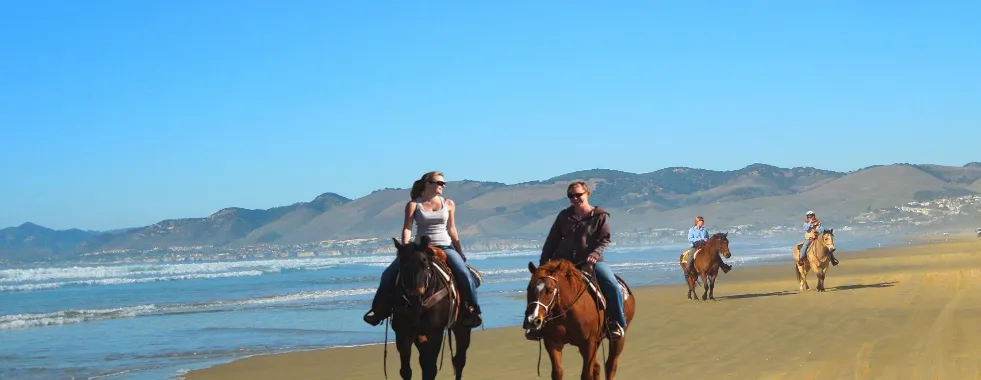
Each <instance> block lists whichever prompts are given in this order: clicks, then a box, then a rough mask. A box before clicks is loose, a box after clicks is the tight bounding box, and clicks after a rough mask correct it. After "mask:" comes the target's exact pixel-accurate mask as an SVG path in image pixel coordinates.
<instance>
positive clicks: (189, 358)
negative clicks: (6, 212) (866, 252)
mask: <svg viewBox="0 0 981 380" xmlns="http://www.w3.org/2000/svg"><path fill="white" fill-rule="evenodd" d="M793 243H794V241H792V240H740V239H739V238H738V237H735V238H734V239H733V240H732V243H731V246H730V248H731V249H732V253H733V256H732V258H731V259H729V260H727V261H728V262H729V263H732V264H733V265H734V269H733V270H734V271H738V270H739V267H740V266H749V265H771V264H777V263H780V264H787V263H789V257H790V249H791V247H792V244H793ZM836 243H837V246H838V247H839V252H841V254H839V256H840V259H842V261H843V264H844V263H847V259H848V257H847V251H850V250H858V249H863V248H869V247H875V246H879V245H882V246H886V245H892V244H894V243H895V241H893V240H887V239H886V238H878V239H876V238H868V237H861V238H859V237H849V236H848V235H847V234H840V236H838V237H837V241H836ZM682 249H684V245H682V244H674V245H659V246H647V247H617V246H614V247H611V248H610V249H609V250H608V251H607V253H606V255H605V258H606V261H608V262H609V263H610V264H611V265H612V266H613V268H614V271H615V272H616V273H618V274H620V275H621V276H622V277H623V278H624V279H625V280H626V281H627V282H628V283H629V284H630V285H631V286H632V287H638V286H646V285H659V284H680V283H682V282H683V279H682V276H681V274H680V269H679V267H678V264H677V259H678V254H679V253H680V252H681V250H682ZM393 257H394V256H393V255H371V256H367V255H365V256H338V257H329V258H323V257H318V258H306V259H283V260H256V261H234V262H195V263H152V264H119V265H72V266H44V267H27V266H17V267H7V268H4V269H0V342H2V343H0V363H2V364H0V378H3V379H21V380H27V379H104V378H112V379H177V378H180V375H182V374H184V373H186V372H187V371H189V370H193V369H199V368H205V367H209V366H212V365H215V364H220V363H225V362H229V361H232V360H234V359H238V358H242V357H247V356H253V355H259V354H268V353H278V352H286V351H298V350H309V349H317V348H325V347H337V346H351V345H364V344H377V343H381V342H382V341H383V339H384V334H385V333H384V324H382V325H380V326H378V327H372V326H369V325H367V324H365V323H364V322H363V321H362V320H361V316H362V315H363V314H364V312H365V311H367V309H368V307H369V304H370V299H371V297H372V295H373V294H374V290H375V288H376V287H377V285H378V280H379V276H380V274H381V271H382V269H383V268H384V267H385V266H386V265H387V264H388V263H389V262H391V260H392V259H393ZM467 258H468V262H469V263H470V264H471V265H472V266H474V267H476V268H478V269H479V270H480V271H481V272H482V273H483V275H484V283H483V284H482V285H481V287H480V289H478V292H479V295H480V297H481V304H482V307H483V310H484V325H485V328H493V327H502V326H517V325H520V323H521V314H522V313H523V312H524V308H525V305H524V304H525V301H524V288H525V287H526V285H527V281H528V276H529V273H528V268H527V267H528V262H529V261H533V262H535V263H536V264H537V260H538V251H534V250H520V251H495V252H468V253H467ZM844 265H847V264H844ZM788 273H790V272H788ZM725 281H726V280H725V275H724V274H723V275H721V276H720V280H719V284H720V285H719V288H718V290H719V291H721V292H722V293H725ZM796 287H797V285H796V284H795V283H794V280H793V279H792V278H791V277H790V276H789V275H788V278H787V289H790V290H793V289H796ZM678 296H679V297H681V296H682V294H681V293H679V294H678ZM380 358H381V356H380V355H379V360H380Z"/></svg>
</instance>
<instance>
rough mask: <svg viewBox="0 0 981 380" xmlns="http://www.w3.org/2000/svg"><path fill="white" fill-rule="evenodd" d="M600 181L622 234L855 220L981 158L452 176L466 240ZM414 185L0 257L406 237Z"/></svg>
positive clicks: (533, 224) (53, 237)
mask: <svg viewBox="0 0 981 380" xmlns="http://www.w3.org/2000/svg"><path fill="white" fill-rule="evenodd" d="M577 179H581V180H585V181H587V182H588V183H590V184H591V186H592V188H593V190H592V191H593V194H592V196H591V198H590V201H591V203H592V204H594V205H597V206H602V207H603V208H605V209H608V210H609V211H611V213H612V217H611V219H610V223H611V226H612V227H613V228H614V229H616V230H621V231H626V230H640V229H650V228H663V227H675V228H686V227H687V226H688V225H690V224H691V220H692V218H693V217H694V216H695V215H702V216H704V217H705V218H706V219H707V221H708V224H709V226H710V227H711V226H713V225H714V226H732V225H742V224H754V225H785V224H788V223H799V222H800V220H801V219H802V215H803V214H804V212H805V211H807V210H815V211H817V213H818V215H819V216H820V217H821V218H822V219H823V220H826V221H828V220H848V218H851V217H853V216H855V215H857V214H860V213H862V212H865V211H867V210H868V209H878V208H883V207H892V206H896V205H901V204H905V203H906V202H911V201H925V200H931V199H935V198H938V197H950V196H959V195H968V194H979V193H981V163H979V162H972V163H969V164H967V165H964V166H942V165H930V164H908V163H900V164H892V165H877V166H871V167H867V168H863V169H860V170H856V171H852V172H836V171H831V170H822V169H817V168H811V167H804V168H780V167H775V166H771V165H766V164H753V165H749V166H746V167H744V168H742V169H738V170H729V171H717V170H706V169H695V168H686V167H671V168H664V169H661V170H657V171H654V172H649V173H640V174H638V173H629V172H624V171H618V170H611V169H593V170H585V171H577V172H573V173H568V174H563V175H560V176H556V177H553V178H549V179H546V180H541V181H533V182H525V183H518V184H511V185H508V184H504V183H499V182H483V181H471V180H463V181H454V182H450V183H449V184H448V185H447V187H446V189H445V191H444V195H445V196H446V197H448V198H451V199H453V200H454V201H455V202H456V204H457V207H458V210H457V226H458V229H459V231H460V234H461V235H462V236H463V237H469V238H479V237H497V238H500V237H517V236H541V235H543V234H544V233H545V232H547V231H548V228H549V226H550V225H551V223H552V221H553V220H554V217H555V214H556V213H557V212H558V211H559V210H560V209H562V208H563V207H566V206H567V205H568V200H567V199H566V198H565V187H566V186H567V185H568V183H569V182H570V181H573V180H577ZM408 200H409V190H408V189H407V188H399V189H392V188H389V189H381V190H376V191H374V192H372V193H371V194H368V195H365V196H363V197H360V198H357V199H349V198H346V197H344V196H341V195H338V194H334V193H329V192H328V193H324V194H321V195H319V196H317V197H316V198H314V199H313V200H311V201H309V202H298V203H294V204H292V205H288V206H281V207H274V208H271V209H245V208H237V207H230V208H225V209H221V210H218V211H217V212H215V213H213V214H211V215H209V216H207V217H198V218H186V219H170V220H164V221H161V222H159V223H156V224H153V225H149V226H142V227H134V228H128V229H123V230H115V231H109V232H95V231H83V230H79V229H70V230H61V231H55V230H52V229H48V228H45V227H41V226H38V225H36V224H33V223H24V224H22V225H20V226H17V227H9V228H5V229H2V230H0V239H3V240H2V241H0V259H14V260H25V259H32V258H51V257H67V256H71V255H75V254H79V253H84V252H94V251H109V250H146V249H152V248H155V247H168V246H170V247H173V246H243V245H253V244H274V245H288V244H303V243H312V242H318V241H323V240H329V239H335V240H338V239H351V238H372V237H391V236H399V234H400V233H399V230H400V228H401V221H402V213H403V208H404V206H405V202H407V201H408Z"/></svg>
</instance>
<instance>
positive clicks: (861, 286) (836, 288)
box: [828, 281, 898, 292]
mask: <svg viewBox="0 0 981 380" xmlns="http://www.w3.org/2000/svg"><path fill="white" fill-rule="evenodd" d="M897 283H898V282H897V281H889V282H878V283H875V284H855V285H841V286H833V287H830V288H828V290H831V291H835V292H838V291H842V290H855V289H867V288H888V287H892V286H896V284H897Z"/></svg>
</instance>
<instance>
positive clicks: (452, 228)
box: [446, 199, 467, 261]
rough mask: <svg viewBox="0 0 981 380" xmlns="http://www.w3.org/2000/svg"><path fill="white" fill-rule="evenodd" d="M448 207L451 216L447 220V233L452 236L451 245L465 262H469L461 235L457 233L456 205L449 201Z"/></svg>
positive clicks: (447, 202) (447, 201)
mask: <svg viewBox="0 0 981 380" xmlns="http://www.w3.org/2000/svg"><path fill="white" fill-rule="evenodd" d="M446 206H448V207H449V208H450V216H449V217H448V218H447V219H446V232H447V233H448V234H450V244H452V245H453V249H456V252H457V253H459V254H460V256H462V257H463V261H467V256H465V255H464V254H463V244H460V235H459V234H458V233H457V232H456V204H454V203H453V201H452V200H449V199H447V200H446Z"/></svg>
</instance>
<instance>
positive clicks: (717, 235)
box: [709, 232, 726, 240]
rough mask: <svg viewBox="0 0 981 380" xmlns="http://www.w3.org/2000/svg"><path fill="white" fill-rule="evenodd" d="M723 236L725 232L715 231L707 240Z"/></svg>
mask: <svg viewBox="0 0 981 380" xmlns="http://www.w3.org/2000/svg"><path fill="white" fill-rule="evenodd" d="M725 236H726V233H725V232H716V233H715V234H713V235H712V237H710V238H709V240H711V239H720V240H721V239H722V238H724V237H725Z"/></svg>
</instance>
